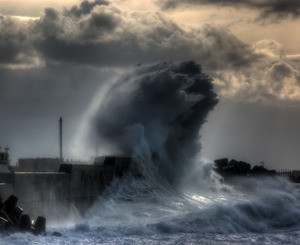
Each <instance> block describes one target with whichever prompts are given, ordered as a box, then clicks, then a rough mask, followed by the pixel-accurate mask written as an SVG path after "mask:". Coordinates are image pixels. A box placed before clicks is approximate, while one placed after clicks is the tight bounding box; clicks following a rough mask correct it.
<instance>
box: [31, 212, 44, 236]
mask: <svg viewBox="0 0 300 245" xmlns="http://www.w3.org/2000/svg"><path fill="white" fill-rule="evenodd" d="M33 227H34V228H35V229H36V230H37V233H38V234H39V235H45V234H46V218H45V217H42V216H39V217H38V218H37V220H36V221H35V223H34V226H33Z"/></svg>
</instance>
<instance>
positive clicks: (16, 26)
mask: <svg viewBox="0 0 300 245" xmlns="http://www.w3.org/2000/svg"><path fill="white" fill-rule="evenodd" d="M0 30H1V31H0V54H1V55H0V64H20V63H21V62H26V61H28V59H30V57H32V52H33V51H34V50H33V48H32V46H31V45H30V38H29V36H28V28H27V26H26V25H23V24H22V23H21V22H20V21H16V20H13V19H11V18H0Z"/></svg>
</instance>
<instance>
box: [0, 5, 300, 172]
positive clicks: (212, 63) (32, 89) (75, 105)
mask: <svg viewBox="0 0 300 245" xmlns="http://www.w3.org/2000/svg"><path fill="white" fill-rule="evenodd" d="M299 24H300V3H299V1H297V0H241V1H233V0H232V1H228V0H211V1H208V0H180V1H179V0H165V1H158V0H152V1H150V0H149V1H134V0H116V1H108V0H107V1H106V0H95V1H78V0H67V1H54V0H46V1H41V0H40V1H39V0H28V1H22V0H10V1H8V0H0V88H1V89H0V112H1V121H0V135H1V137H0V145H1V146H2V147H5V146H7V145H8V146H9V147H10V148H11V150H10V152H11V159H12V163H15V162H16V161H17V159H18V158H21V157H55V156H57V155H58V118H59V117H60V116H62V117H63V119H64V156H65V158H85V157H87V156H88V155H91V154H92V153H91V152H92V150H91V152H90V153H87V154H85V153H84V151H82V149H79V148H81V147H83V146H84V142H81V138H80V137H79V135H80V134H81V133H82V131H84V130H86V129H85V127H86V121H88V120H89V117H90V115H91V114H92V113H93V111H94V110H95V107H97V105H98V104H99V103H100V102H99V101H100V100H101V98H100V97H101V96H100V95H101V93H103V91H104V89H105V86H106V85H107V84H109V83H113V82H114V81H116V80H117V79H118V78H119V77H120V76H121V75H122V74H124V73H125V72H128V71H130V70H132V69H134V67H136V66H137V65H140V64H143V65H147V64H151V63H155V62H159V61H163V60H173V61H189V60H193V61H195V62H197V63H198V64H200V65H201V67H202V71H203V72H204V73H206V74H208V75H209V76H210V77H211V78H213V84H214V90H215V92H216V93H217V94H218V100H219V103H218V105H217V106H215V108H214V110H213V111H212V112H211V113H210V114H209V117H208V118H207V123H206V124H205V125H204V127H203V128H202V129H201V132H200V133H201V141H202V156H203V157H205V158H208V159H215V158H219V157H229V158H237V159H238V160H244V161H250V162H251V163H253V164H259V163H260V162H261V161H264V162H265V165H266V166H267V167H269V168H277V169H291V168H293V169H299V168H300V167H299V154H298V152H299V150H298V148H299V145H300V130H299V128H300V111H299V106H300V73H299V69H300V46H299V43H300V34H299V31H298V28H299ZM115 99H116V100H117V99H118V98H115ZM112 113H113V112H112ZM100 144H101V143H100Z"/></svg>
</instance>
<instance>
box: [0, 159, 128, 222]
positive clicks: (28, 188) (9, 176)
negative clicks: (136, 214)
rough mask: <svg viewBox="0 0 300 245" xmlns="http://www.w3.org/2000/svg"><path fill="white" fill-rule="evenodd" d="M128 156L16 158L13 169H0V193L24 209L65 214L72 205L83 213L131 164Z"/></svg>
mask: <svg viewBox="0 0 300 245" xmlns="http://www.w3.org/2000/svg"><path fill="white" fill-rule="evenodd" d="M130 162H131V159H130V158H124V157H114V156H109V157H97V158H95V162H94V163H93V164H72V163H70V162H68V163H66V162H62V161H61V160H60V159H59V158H29V159H19V165H18V166H17V167H15V168H11V167H9V166H8V165H7V164H6V163H0V165H1V164H2V165H3V171H1V168H0V171H1V172H0V195H1V196H2V198H3V199H6V198H7V197H8V196H10V195H11V194H14V195H16V196H17V197H18V198H19V204H21V205H22V206H23V208H24V210H26V212H27V213H28V214H29V215H30V216H31V217H32V218H36V217H37V216H38V215H42V216H45V217H46V218H47V219H49V218H51V217H58V216H60V217H61V216H64V215H66V214H68V213H69V212H68V211H69V210H70V207H71V206H75V207H76V208H77V209H78V210H79V211H80V212H82V213H83V212H84V211H85V210H86V209H87V208H88V207H89V206H90V205H91V204H92V203H93V202H94V201H95V199H96V198H97V197H98V196H99V195H101V193H102V192H103V191H104V189H105V187H106V186H107V185H109V184H110V183H111V181H112V180H113V178H114V177H120V176H122V175H123V173H124V172H126V171H127V170H128V169H129V167H130Z"/></svg>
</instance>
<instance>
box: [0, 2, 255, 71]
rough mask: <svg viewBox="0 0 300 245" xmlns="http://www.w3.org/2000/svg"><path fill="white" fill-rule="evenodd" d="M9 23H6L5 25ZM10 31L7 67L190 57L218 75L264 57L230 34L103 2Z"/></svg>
mask: <svg viewBox="0 0 300 245" xmlns="http://www.w3.org/2000/svg"><path fill="white" fill-rule="evenodd" d="M75 10H76V11H75ZM75 13H77V14H75ZM79 13H80V14H79ZM7 21H8V18H4V20H2V22H3V23H4V24H3V26H4V25H5V22H7ZM25 27H26V28H25ZM8 30H9V32H1V37H0V39H1V40H0V43H4V44H3V48H2V49H3V51H6V52H7V54H6V55H5V56H3V57H2V62H3V63H4V64H5V62H7V63H9V64H10V63H13V62H17V61H18V60H17V59H20V57H23V58H22V60H23V64H24V65H25V64H26V66H29V65H31V66H37V65H38V64H39V63H40V65H44V64H47V63H51V64H66V63H67V64H77V65H92V66H108V67H110V66H115V67H119V66H126V65H131V64H133V63H138V62H142V63H145V62H154V61H157V60H161V59H173V60H184V59H186V58H189V59H193V60H197V61H199V62H201V64H202V65H203V66H204V67H205V68H206V69H211V70H215V69H240V68H241V67H248V66H251V64H252V63H253V62H255V61H257V60H258V59H259V58H260V56H259V55H257V54H255V53H254V52H253V50H252V48H251V47H250V46H248V45H246V44H245V43H243V42H241V41H240V40H238V39H237V38H236V37H235V36H234V35H232V34H231V33H230V32H229V31H228V30H226V29H222V28H216V27H213V26H208V25H207V26H205V27H203V28H201V29H198V30H193V31H185V30H183V29H182V28H181V27H180V26H178V25H177V24H176V23H175V22H173V21H171V20H170V19H168V18H166V17H164V16H163V15H162V14H161V13H157V12H145V13H140V12H128V11H125V10H122V9H120V8H119V7H118V6H116V5H114V4H108V3H106V2H102V1H96V2H91V3H90V2H83V3H82V4H81V5H80V6H79V7H73V8H71V9H70V10H64V11H63V12H58V11H56V10H54V9H51V8H47V9H45V11H44V14H43V15H42V16H41V17H40V18H39V19H38V20H35V21H29V22H27V23H25V22H24V23H17V22H16V21H12V23H11V25H10V28H9V29H8ZM11 33H13V35H11ZM10 35H11V36H12V38H11V39H12V41H10ZM22 38H23V39H22ZM24 54H26V55H27V56H29V57H27V56H26V55H24ZM24 57H27V59H25V58H24ZM29 58H31V60H30V61H28V59H29ZM22 60H21V61H22ZM21 61H19V62H21ZM25 61H26V62H25ZM32 63H33V64H32Z"/></svg>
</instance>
